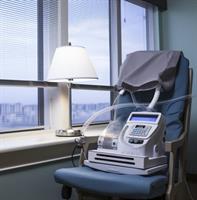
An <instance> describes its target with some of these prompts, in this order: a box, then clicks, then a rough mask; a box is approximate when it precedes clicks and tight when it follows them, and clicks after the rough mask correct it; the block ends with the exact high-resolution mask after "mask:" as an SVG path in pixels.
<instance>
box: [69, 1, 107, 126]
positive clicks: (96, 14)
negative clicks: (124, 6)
mask: <svg viewBox="0 0 197 200" xmlns="http://www.w3.org/2000/svg"><path fill="white" fill-rule="evenodd" d="M68 10H69V14H68V32H69V42H71V44H72V45H80V46H84V47H85V48H86V49H87V51H88V53H89V56H90V58H91V61H92V63H93V65H94V67H95V69H96V71H97V75H98V78H99V79H98V80H96V81H89V82H81V83H82V84H83V83H84V84H97V85H110V57H109V51H110V49H109V2H108V0H69V1H68ZM109 105H110V93H109V92H103V91H90V90H86V91H85V90H73V92H72V123H73V124H79V123H80V124H81V123H84V122H85V121H86V120H87V119H88V118H89V117H90V116H91V115H92V114H94V113H95V112H96V111H98V110H101V109H102V108H104V107H107V106H109ZM109 119H110V114H109V113H105V114H104V115H102V116H100V118H97V119H96V121H97V122H98V121H99V122H100V121H101V122H103V121H106V120H109Z"/></svg>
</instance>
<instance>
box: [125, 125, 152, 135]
mask: <svg viewBox="0 0 197 200" xmlns="http://www.w3.org/2000/svg"><path fill="white" fill-rule="evenodd" d="M150 129H151V126H147V125H135V126H134V127H133V128H132V129H131V132H130V134H129V136H137V137H146V136H147V135H148V133H149V131H150Z"/></svg>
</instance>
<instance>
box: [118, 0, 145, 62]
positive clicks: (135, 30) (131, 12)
mask: <svg viewBox="0 0 197 200" xmlns="http://www.w3.org/2000/svg"><path fill="white" fill-rule="evenodd" d="M121 24H122V28H121V34H122V60H123V61H124V59H125V58H126V55H127V54H128V53H132V52H134V51H139V50H146V49H147V42H146V41H147V38H146V9H145V8H143V7H140V6H138V5H135V4H132V3H130V2H128V1H126V0H122V1H121Z"/></svg>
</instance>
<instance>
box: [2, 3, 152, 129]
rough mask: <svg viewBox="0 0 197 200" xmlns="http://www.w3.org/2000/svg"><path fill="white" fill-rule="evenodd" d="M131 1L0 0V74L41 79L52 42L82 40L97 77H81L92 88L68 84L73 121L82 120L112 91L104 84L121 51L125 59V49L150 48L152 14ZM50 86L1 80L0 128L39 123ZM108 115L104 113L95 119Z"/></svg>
mask: <svg viewBox="0 0 197 200" xmlns="http://www.w3.org/2000/svg"><path fill="white" fill-rule="evenodd" d="M132 2H135V3H137V2H138V1H137V0H135V1H134V0H121V1H115V0H114V1H113V0H68V1H63V0H56V1H53V0H45V1H40V0H27V1H17V0H10V1H8V0H1V1H0V27H1V28H0V44H1V45H0V70H1V73H0V79H13V80H34V81H37V80H43V77H45V80H46V75H47V72H48V69H47V68H48V67H49V66H50V62H51V58H52V56H53V53H54V50H55V48H56V47H57V46H59V45H64V44H65V43H67V42H71V44H72V45H80V46H84V47H85V48H86V49H87V51H88V53H89V55H90V58H91V60H92V62H93V65H94V66H95V68H96V71H97V74H98V77H99V80H94V81H89V82H81V84H86V86H87V85H89V87H90V85H91V90H90V89H89V90H87V87H85V88H86V89H84V88H83V87H81V89H77V87H75V89H72V118H73V120H72V123H73V124H74V125H76V124H82V123H84V122H85V121H86V120H87V119H88V118H89V117H90V116H91V115H92V114H93V113H95V112H96V111H98V110H100V109H102V108H105V107H107V106H109V105H110V104H111V92H110V90H108V89H109V87H108V89H106V87H105V86H110V84H111V82H113V83H114V79H116V77H117V74H118V68H119V66H116V65H118V64H117V63H120V60H121V57H122V60H124V59H125V57H126V54H128V53H130V52H133V51H136V50H145V49H150V48H149V46H150V43H151V42H150V41H149V35H150V33H153V32H154V31H153V30H152V29H153V28H154V27H151V26H149V25H148V24H149V22H150V20H153V17H154V15H149V14H150V13H149V14H147V8H146V6H144V5H141V3H137V4H134V3H132ZM140 2H141V1H140ZM62 5H63V6H62ZM116 8H117V9H116ZM117 10H118V11H117ZM150 10H151V9H150ZM151 12H153V9H152V11H151ZM120 13H121V15H120ZM67 14H68V23H67V21H66V20H67ZM147 15H148V16H147ZM147 19H148V20H147ZM119 21H120V22H121V23H119ZM110 22H113V23H110ZM152 25H154V23H152ZM117 27H119V28H117ZM150 30H151V31H150ZM147 31H148V33H147ZM120 33H121V34H120ZM120 35H121V37H120ZM152 35H153V34H152ZM67 36H68V40H67ZM153 37H154V35H153V36H152V40H151V41H154V40H153ZM63 40H64V42H65V43H64V44H63ZM113 44H115V45H113ZM111 46H113V48H111ZM114 49H115V50H114ZM120 49H122V52H121V51H120ZM110 54H111V55H110ZM114 60H115V62H114ZM112 65H113V66H112ZM115 67H116V73H114V71H115V70H114V68H115ZM44 68H46V69H45V70H44ZM44 84H45V83H43V86H45V85H44ZM5 85H6V84H5ZM103 86H104V87H103ZM54 87H56V85H55V86H54ZM98 87H100V88H101V89H99V90H98ZM54 90H56V88H53V89H51V90H50V91H49V90H48V91H46V92H45V94H44V92H43V89H40V88H39V89H38V88H36V87H33V88H29V87H28V88H27V87H15V85H14V83H13V86H12V87H7V86H0V131H5V130H11V129H23V128H32V127H34V128H35V127H38V126H40V125H41V126H42V125H44V107H45V108H46V109H45V113H50V109H51V108H50V105H51V104H52V103H51V102H53V101H52V95H53V92H54ZM44 95H45V97H46V98H45V99H44ZM50 95H51V96H50ZM44 103H45V104H44ZM49 116H50V114H48V115H47V114H46V116H45V122H46V125H48V124H50V119H49V118H50V117H49ZM47 117H48V118H47ZM107 120H110V114H109V113H106V114H105V116H102V117H100V118H97V119H96V122H106V121H107ZM47 123H48V124H47ZM49 127H50V126H49Z"/></svg>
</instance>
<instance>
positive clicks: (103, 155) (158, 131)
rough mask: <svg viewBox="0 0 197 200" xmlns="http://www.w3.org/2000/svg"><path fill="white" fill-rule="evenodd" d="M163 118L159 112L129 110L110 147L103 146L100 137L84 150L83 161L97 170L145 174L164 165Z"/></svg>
mask: <svg viewBox="0 0 197 200" xmlns="http://www.w3.org/2000/svg"><path fill="white" fill-rule="evenodd" d="M164 132H165V119H164V117H163V115H162V114H161V113H159V112H132V113H131V114H130V116H129V118H128V120H127V122H126V124H125V126H124V127H123V129H122V131H121V132H120V134H119V136H118V137H117V138H113V139H112V143H111V148H104V147H103V141H104V137H103V136H100V137H99V139H98V148H97V150H90V151H89V152H88V160H85V162H84V164H85V165H87V166H89V167H91V168H95V169H98V170H101V171H107V172H113V173H119V174H140V175H148V174H152V173H155V172H157V171H160V170H162V169H164V168H166V167H167V157H166V155H165V151H164Z"/></svg>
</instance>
